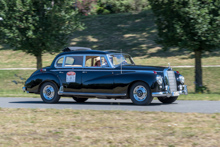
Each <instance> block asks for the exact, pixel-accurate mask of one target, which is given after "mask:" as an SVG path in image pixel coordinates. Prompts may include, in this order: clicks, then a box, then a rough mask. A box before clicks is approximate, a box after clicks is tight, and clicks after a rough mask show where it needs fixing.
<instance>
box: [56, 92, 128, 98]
mask: <svg viewBox="0 0 220 147" xmlns="http://www.w3.org/2000/svg"><path fill="white" fill-rule="evenodd" d="M58 94H59V95H73V96H97V97H99V96H101V97H109V96H111V97H118V96H126V93H122V94H120V93H118V94H111V93H82V92H63V91H58Z"/></svg>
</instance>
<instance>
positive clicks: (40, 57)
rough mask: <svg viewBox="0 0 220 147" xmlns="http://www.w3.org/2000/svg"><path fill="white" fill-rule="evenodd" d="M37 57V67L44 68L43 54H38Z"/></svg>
mask: <svg viewBox="0 0 220 147" xmlns="http://www.w3.org/2000/svg"><path fill="white" fill-rule="evenodd" d="M36 58H37V69H40V68H42V55H41V54H40V55H37V56H36Z"/></svg>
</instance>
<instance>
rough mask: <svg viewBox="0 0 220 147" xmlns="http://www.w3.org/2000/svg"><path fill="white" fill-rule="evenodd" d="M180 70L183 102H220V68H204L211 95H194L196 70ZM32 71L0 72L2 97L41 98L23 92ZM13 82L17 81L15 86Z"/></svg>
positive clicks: (204, 78) (205, 83)
mask: <svg viewBox="0 0 220 147" xmlns="http://www.w3.org/2000/svg"><path fill="white" fill-rule="evenodd" d="M174 70H178V71H179V72H180V73H181V74H182V75H183V76H184V77H185V81H186V82H185V83H186V85H187V86H188V90H189V93H190V94H189V95H187V96H184V95H181V96H180V97H179V99H182V100H220V82H219V81H220V75H219V73H220V68H203V80H204V81H203V82H204V85H207V87H208V88H209V89H210V91H211V94H207V93H206V94H193V93H194V89H195V87H194V68H174ZM32 72H33V71H32V70H12V71H8V70H0V81H1V83H0V96H5V97H39V95H36V94H27V93H23V92H22V89H21V88H22V87H23V83H22V82H24V80H21V79H20V78H19V77H16V76H15V74H16V75H17V76H20V77H22V78H28V77H29V76H30V75H31V74H32ZM12 81H17V82H18V84H15V83H14V82H12Z"/></svg>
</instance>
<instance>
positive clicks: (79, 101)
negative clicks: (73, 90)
mask: <svg viewBox="0 0 220 147" xmlns="http://www.w3.org/2000/svg"><path fill="white" fill-rule="evenodd" d="M73 99H74V100H75V101H76V102H78V103H83V102H85V101H87V100H88V98H76V97H73Z"/></svg>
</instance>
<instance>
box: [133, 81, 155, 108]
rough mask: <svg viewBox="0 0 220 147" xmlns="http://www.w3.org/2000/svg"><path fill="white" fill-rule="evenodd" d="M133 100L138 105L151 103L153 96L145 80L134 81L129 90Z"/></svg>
mask: <svg viewBox="0 0 220 147" xmlns="http://www.w3.org/2000/svg"><path fill="white" fill-rule="evenodd" d="M129 95H130V98H131V100H132V102H133V103H134V104H136V105H149V104H150V103H151V102H152V100H153V97H152V95H151V90H150V88H149V86H148V85H147V84H146V83H144V82H136V83H134V84H133V85H132V86H131V88H130V92H129Z"/></svg>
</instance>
